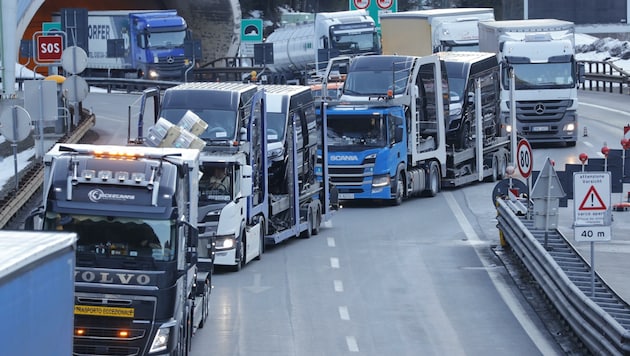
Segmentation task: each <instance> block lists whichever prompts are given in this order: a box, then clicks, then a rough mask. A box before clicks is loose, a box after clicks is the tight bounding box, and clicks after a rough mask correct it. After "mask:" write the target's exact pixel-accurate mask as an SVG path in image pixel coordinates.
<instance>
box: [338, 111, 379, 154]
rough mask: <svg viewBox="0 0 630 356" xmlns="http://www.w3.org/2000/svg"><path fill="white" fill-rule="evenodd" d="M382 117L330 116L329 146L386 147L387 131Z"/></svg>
mask: <svg viewBox="0 0 630 356" xmlns="http://www.w3.org/2000/svg"><path fill="white" fill-rule="evenodd" d="M384 121H385V120H383V117H382V116H366V115H343V116H341V115H339V116H337V115H329V116H328V117H327V123H328V145H329V146H348V145H351V146H356V145H361V146H372V147H385V145H386V143H387V130H386V127H387V126H386V125H385V122H384Z"/></svg>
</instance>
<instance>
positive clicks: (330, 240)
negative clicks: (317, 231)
mask: <svg viewBox="0 0 630 356" xmlns="http://www.w3.org/2000/svg"><path fill="white" fill-rule="evenodd" d="M326 241H327V242H328V247H335V238H334V237H329V238H327V239H326Z"/></svg>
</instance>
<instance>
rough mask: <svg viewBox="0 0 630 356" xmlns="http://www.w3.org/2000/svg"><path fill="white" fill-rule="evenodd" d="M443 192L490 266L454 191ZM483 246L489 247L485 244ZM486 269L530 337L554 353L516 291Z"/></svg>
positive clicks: (547, 350) (473, 244)
mask: <svg viewBox="0 0 630 356" xmlns="http://www.w3.org/2000/svg"><path fill="white" fill-rule="evenodd" d="M443 194H444V198H446V203H447V204H448V206H449V208H450V209H451V211H452V212H453V215H455V218H456V219H457V222H458V223H459V226H460V227H461V228H462V231H464V233H465V234H466V237H467V238H468V241H471V242H473V243H472V246H473V247H474V248H475V252H476V253H477V256H479V260H480V261H481V262H482V263H483V264H484V265H485V267H489V266H487V265H486V263H485V261H484V259H483V258H482V257H481V255H480V254H479V250H478V249H477V247H475V246H478V244H477V243H478V242H479V241H481V239H480V238H479V235H477V233H476V232H475V229H473V227H472V225H471V224H470V222H469V221H468V219H467V218H466V215H464V212H463V211H462V209H461V208H460V207H459V204H457V201H455V198H454V197H453V193H451V192H443ZM497 233H498V232H497ZM483 248H487V247H485V246H484V247H483ZM486 271H487V273H488V276H489V277H490V280H491V281H492V284H494V287H495V288H496V290H497V292H499V294H500V295H501V298H502V299H503V301H504V302H505V304H506V305H507V307H508V308H509V309H510V310H511V311H512V314H514V317H515V318H516V320H518V322H519V323H520V324H521V326H522V327H523V330H525V332H526V333H527V335H529V337H530V339H532V341H533V342H534V344H535V345H536V346H537V347H538V349H539V350H540V352H541V353H542V354H543V355H552V354H553V353H554V352H555V350H556V349H555V348H554V347H553V346H552V344H551V343H550V342H549V340H548V339H547V337H546V336H545V334H544V333H542V332H541V331H540V330H538V328H537V326H536V325H535V324H534V323H533V322H532V321H531V320H530V319H529V318H528V317H527V312H526V311H525V309H524V308H523V306H522V305H520V304H519V303H517V301H516V296H515V295H514V293H512V291H511V290H510V289H509V288H507V286H505V285H504V283H501V281H500V280H499V277H500V275H499V274H498V273H496V272H492V271H493V269H492V268H486Z"/></svg>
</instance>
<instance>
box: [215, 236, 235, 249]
mask: <svg viewBox="0 0 630 356" xmlns="http://www.w3.org/2000/svg"><path fill="white" fill-rule="evenodd" d="M215 241H216V245H215V249H216V250H217V251H220V250H229V249H231V248H234V246H236V236H234V235H223V236H217V237H216V239H215Z"/></svg>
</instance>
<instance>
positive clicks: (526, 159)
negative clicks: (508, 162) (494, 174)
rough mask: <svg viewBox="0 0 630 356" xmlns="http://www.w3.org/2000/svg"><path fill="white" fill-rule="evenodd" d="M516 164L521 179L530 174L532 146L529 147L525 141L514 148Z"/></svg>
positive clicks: (532, 162) (532, 158) (532, 159)
mask: <svg viewBox="0 0 630 356" xmlns="http://www.w3.org/2000/svg"><path fill="white" fill-rule="evenodd" d="M516 163H517V165H518V171H519V172H520V173H521V176H523V178H527V177H529V175H530V174H531V173H532V167H533V166H534V156H533V155H532V146H530V145H529V141H527V140H525V139H522V140H520V141H519V142H518V146H517V148H516Z"/></svg>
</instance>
